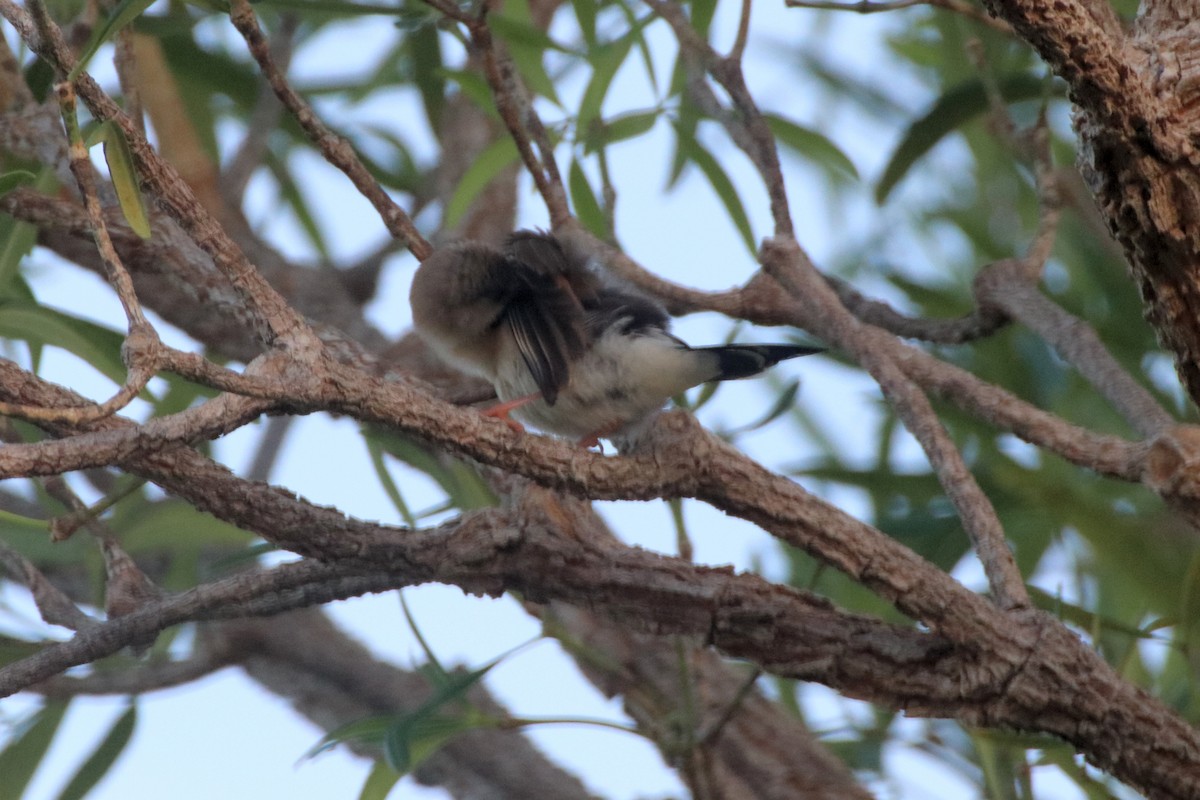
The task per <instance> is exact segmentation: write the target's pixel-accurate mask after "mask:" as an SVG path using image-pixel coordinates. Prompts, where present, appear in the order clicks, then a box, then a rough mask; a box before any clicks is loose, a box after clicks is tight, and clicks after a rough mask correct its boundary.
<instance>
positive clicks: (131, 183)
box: [89, 120, 150, 239]
mask: <svg viewBox="0 0 1200 800" xmlns="http://www.w3.org/2000/svg"><path fill="white" fill-rule="evenodd" d="M89 138H94V139H96V140H98V141H101V142H103V143H104V161H105V163H107V164H108V175H109V177H110V178H112V184H113V189H114V190H116V193H117V202H118V203H120V204H121V214H122V215H124V217H125V221H126V222H128V223H129V227H130V228H132V229H133V232H134V233H136V234H137V235H138V236H140V237H141V238H143V239H149V238H150V216H149V215H148V214H147V213H146V203H145V200H143V199H142V190H141V188H140V187H139V185H138V175H137V168H136V167H135V166H134V164H133V154H132V153H131V152H130V151H129V142H128V141H126V139H125V132H124V131H123V130H121V127H120V126H119V125H117V124H116V123H115V122H113V121H112V120H105V121H104V122H101V123H100V124H99V125H98V126H97V127H96V130H95V131H94V132H93V133H92V136H91V137H89Z"/></svg>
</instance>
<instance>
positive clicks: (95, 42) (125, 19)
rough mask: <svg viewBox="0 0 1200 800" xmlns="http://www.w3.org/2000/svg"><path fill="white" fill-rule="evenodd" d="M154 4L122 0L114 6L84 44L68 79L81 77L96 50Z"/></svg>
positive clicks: (152, 0) (152, 1)
mask: <svg viewBox="0 0 1200 800" xmlns="http://www.w3.org/2000/svg"><path fill="white" fill-rule="evenodd" d="M152 5H154V0H121V2H119V3H117V5H116V7H115V8H113V11H112V13H111V14H109V15H108V18H107V19H105V20H104V22H103V23H101V24H100V25H99V26H98V27H96V29H95V30H93V31H92V36H91V38H90V39H88V43H87V44H86V45H84V47H83V52H82V53H80V54H79V61H78V62H77V63H76V64H75V68H74V69H72V70H71V73H70V74H69V75H67V80H68V81H74V80H75V79H76V78H78V77H79V73H81V72H83V70H84V69H86V68H87V64H88V61H90V60H91V58H92V56H94V55H96V51H97V50H99V49H100V46H101V45H103V44H104V43H105V42H107V41H108V40H109V38H110V37H111V36H114V35H115V34H116V33H117V31H119V30H121V28H124V27H125V26H126V25H128V24H129V23H131V22H133V21H134V20H135V19H137V18H138V17H139V16H141V14H142V12H143V11H145V10H146V9H147V8H149V7H150V6H152Z"/></svg>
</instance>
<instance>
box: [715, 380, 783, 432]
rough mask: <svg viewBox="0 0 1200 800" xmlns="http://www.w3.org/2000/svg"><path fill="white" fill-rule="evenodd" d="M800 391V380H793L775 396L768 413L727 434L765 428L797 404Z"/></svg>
mask: <svg viewBox="0 0 1200 800" xmlns="http://www.w3.org/2000/svg"><path fill="white" fill-rule="evenodd" d="M799 392H800V381H799V380H794V381H792V382H791V383H790V384H788V386H787V387H786V388H785V389H784V390H783V391H782V392H780V394H779V397H777V398H775V402H774V403H773V404H772V405H771V408H770V409H769V410H768V411H767V413H765V414H763V415H762V416H761V417H759V418H758V419H756V420H755V421H753V422H749V423H747V424H745V425H742V426H741V427H738V428H734V429H733V430H730V431H726V432H725V435H726V436H733V435H735V434H740V433H749V432H750V431H756V430H758V429H759V428H764V427H766V426H767V425H770V424H771V423H772V422H774V421H775V420H777V419H779V418H780V417H781V416H783V415H784V414H785V413H787V412H788V411H789V410H791V408H792V406H793V405H795V404H796V395H797V394H799Z"/></svg>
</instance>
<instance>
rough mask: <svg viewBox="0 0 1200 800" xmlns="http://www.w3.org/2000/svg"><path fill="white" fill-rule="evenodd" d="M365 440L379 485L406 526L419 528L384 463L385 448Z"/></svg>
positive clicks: (370, 440) (367, 438)
mask: <svg viewBox="0 0 1200 800" xmlns="http://www.w3.org/2000/svg"><path fill="white" fill-rule="evenodd" d="M364 440H365V441H366V443H367V453H368V454H369V455H370V457H371V466H373V467H374V468H375V477H376V478H378V479H379V484H380V485H381V486H382V487H383V491H384V493H386V494H387V496H388V499H389V500H391V501H392V505H393V506H395V507H396V510H397V511H399V512H400V517H401V518H402V519H403V520H404V524H405V525H408V526H409V527H410V528H415V527H417V519H416V517H414V516H413V513H412V510H411V509H409V507H408V503H406V502H405V501H404V495H403V494H402V493H401V492H400V487H399V486H397V485H396V482H395V481H394V480H392V475H391V473H390V472H388V469H387V464H386V463H384V460H383V455H384V450H383V446H382V445H380V443H379V441H378V440H376V439H373V438H371V437H370V436H366V437H364ZM402 597H403V596H402Z"/></svg>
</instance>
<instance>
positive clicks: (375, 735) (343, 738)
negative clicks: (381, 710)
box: [301, 716, 395, 758]
mask: <svg viewBox="0 0 1200 800" xmlns="http://www.w3.org/2000/svg"><path fill="white" fill-rule="evenodd" d="M394 721H395V718H394V717H393V716H373V717H365V718H363V719H357V720H355V721H354V722H349V723H347V724H345V725H343V726H341V727H340V728H336V729H334V730H332V731H330V732H329V733H327V734H325V735H324V736H322V737H321V740H320V741H319V742H317V743H316V744H315V745H313V746H312V748H311V749H310V750H309V751H308V752H307V753H305V754H304V755H303V756H301V758H316V757H317V756H319V755H321V753H326V752H328V751H330V750H332V749H333V748H334V747H336V746H338V745H339V744H341V743H342V742H362V743H363V744H368V745H373V746H376V747H378V746H380V745H382V744H383V737H384V736H386V735H387V732H388V729H389V728H391V726H392V724H393V723H394Z"/></svg>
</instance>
